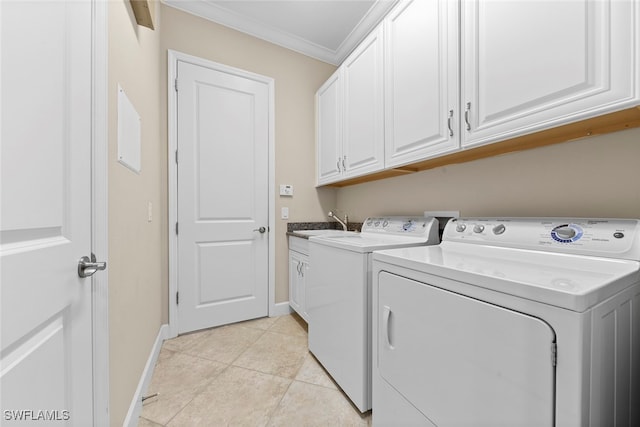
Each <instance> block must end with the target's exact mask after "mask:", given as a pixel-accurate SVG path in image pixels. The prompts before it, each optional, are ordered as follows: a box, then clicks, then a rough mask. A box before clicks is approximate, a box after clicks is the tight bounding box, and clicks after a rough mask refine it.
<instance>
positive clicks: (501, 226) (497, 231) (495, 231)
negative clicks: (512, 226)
mask: <svg viewBox="0 0 640 427" xmlns="http://www.w3.org/2000/svg"><path fill="white" fill-rule="evenodd" d="M506 229H507V227H505V226H504V224H498V225H496V226H495V227H493V234H497V235H500V234H502V233H504V230H506Z"/></svg>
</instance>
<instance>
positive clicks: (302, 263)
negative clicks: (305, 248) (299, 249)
mask: <svg viewBox="0 0 640 427" xmlns="http://www.w3.org/2000/svg"><path fill="white" fill-rule="evenodd" d="M300 276H302V277H304V262H301V263H300Z"/></svg>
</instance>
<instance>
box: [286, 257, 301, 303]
mask: <svg viewBox="0 0 640 427" xmlns="http://www.w3.org/2000/svg"><path fill="white" fill-rule="evenodd" d="M302 258H303V255H302V254H299V253H298V252H294V251H289V305H290V306H291V308H293V309H294V310H295V311H296V313H298V314H301V313H302V312H303V308H302V304H303V303H304V299H303V292H304V291H303V290H301V288H302V286H301V280H302V273H301V271H302V268H303V264H304V261H303V260H302Z"/></svg>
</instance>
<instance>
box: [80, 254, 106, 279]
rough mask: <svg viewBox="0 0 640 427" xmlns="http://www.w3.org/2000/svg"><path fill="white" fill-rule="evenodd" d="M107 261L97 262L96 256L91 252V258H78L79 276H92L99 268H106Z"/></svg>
mask: <svg viewBox="0 0 640 427" xmlns="http://www.w3.org/2000/svg"><path fill="white" fill-rule="evenodd" d="M106 269H107V263H106V262H96V256H95V255H94V254H91V258H89V257H88V256H83V257H82V258H80V259H79V260H78V276H80V277H90V276H93V275H94V274H95V272H96V271H98V270H106Z"/></svg>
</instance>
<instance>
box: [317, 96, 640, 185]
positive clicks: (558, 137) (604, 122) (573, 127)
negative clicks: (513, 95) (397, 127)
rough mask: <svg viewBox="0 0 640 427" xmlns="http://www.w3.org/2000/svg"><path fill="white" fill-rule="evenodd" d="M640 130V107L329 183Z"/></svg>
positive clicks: (393, 174) (351, 182)
mask: <svg viewBox="0 0 640 427" xmlns="http://www.w3.org/2000/svg"><path fill="white" fill-rule="evenodd" d="M636 127H640V106H637V107H633V108H628V109H626V110H622V111H617V112H615V113H609V114H604V115H602V116H598V117H593V118H590V119H586V120H582V121H579V122H575V123H569V124H566V125H563V126H559V127H555V128H551V129H547V130H543V131H540V132H535V133H532V134H528V135H523V136H519V137H517V138H513V139H508V140H506V141H501V142H496V143H493V144H488V145H483V146H481V147H477V148H470V149H467V150H463V151H458V152H456V153H452V154H447V155H444V156H441V157H435V158H432V159H428V160H423V161H420V162H416V163H412V164H409V165H405V166H402V167H398V168H393V169H386V170H383V171H380V172H376V173H373V174H370V175H364V176H359V177H356V178H352V179H347V180H344V181H340V182H334V183H332V184H328V186H330V187H346V186H348V185H355V184H361V183H364V182H370V181H376V180H379V179H385V178H392V177H396V176H402V175H407V174H410V173H414V172H419V171H423V170H427V169H433V168H437V167H440V166H447V165H452V164H456V163H465V162H470V161H473V160H478V159H484V158H487V157H493V156H497V155H500V154H505V153H511V152H513V151H522V150H529V149H532V148H537V147H544V146H546V145H552V144H559V143H561V142H567V141H573V140H576V139H581V138H588V137H590V136H594V135H604V134H607V133H612V132H617V131H620V130H625V129H632V128H636Z"/></svg>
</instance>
